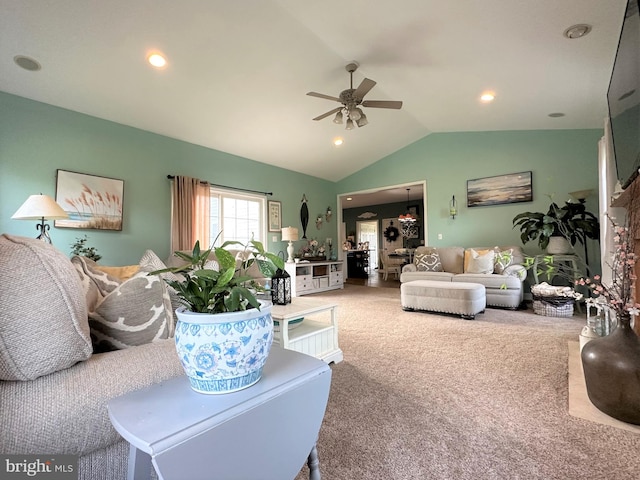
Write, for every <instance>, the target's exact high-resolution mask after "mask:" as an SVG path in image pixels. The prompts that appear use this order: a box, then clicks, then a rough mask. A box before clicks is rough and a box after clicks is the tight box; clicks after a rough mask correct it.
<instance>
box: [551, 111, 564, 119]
mask: <svg viewBox="0 0 640 480" xmlns="http://www.w3.org/2000/svg"><path fill="white" fill-rule="evenodd" d="M549 116H550V117H551V118H560V117H564V113H562V112H554V113H550V114H549Z"/></svg>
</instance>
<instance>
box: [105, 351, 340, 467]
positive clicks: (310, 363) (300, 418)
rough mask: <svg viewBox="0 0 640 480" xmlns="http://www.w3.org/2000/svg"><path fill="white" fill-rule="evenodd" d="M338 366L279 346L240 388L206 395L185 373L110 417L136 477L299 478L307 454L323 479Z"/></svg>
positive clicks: (125, 400) (135, 396)
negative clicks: (323, 431)
mask: <svg viewBox="0 0 640 480" xmlns="http://www.w3.org/2000/svg"><path fill="white" fill-rule="evenodd" d="M330 385H331V369H330V368H329V366H328V365H327V364H326V363H324V362H322V361H320V360H318V359H316V358H313V357H310V356H308V355H303V354H301V353H298V352H294V351H291V350H284V349H282V348H280V347H278V346H277V345H274V346H272V349H271V353H270V354H269V358H268V359H267V363H266V365H265V367H264V370H263V375H262V378H261V379H260V381H259V382H258V383H256V384H255V385H253V386H251V387H249V388H246V389H244V390H240V391H238V392H234V393H228V394H223V395H205V394H201V393H197V392H195V391H193V390H192V389H191V387H190V386H189V381H188V380H187V377H186V376H182V377H177V378H173V379H171V380H167V381H165V382H162V383H159V384H156V385H152V386H151V387H148V388H145V389H141V390H137V391H134V392H130V393H128V394H126V395H123V396H121V397H118V398H115V399H113V400H111V401H110V402H109V404H108V411H109V417H110V418H111V422H112V423H113V426H114V427H115V429H116V430H117V431H118V433H120V435H122V437H123V438H124V439H125V440H127V441H128V442H129V443H130V444H131V450H130V454H129V473H128V479H129V480H133V479H135V480H138V479H145V480H146V479H149V478H150V474H151V464H153V466H154V467H155V470H156V472H157V474H158V477H159V478H160V479H161V480H162V479H165V480H171V479H175V480H184V479H187V478H188V479H189V480H199V479H202V480H205V479H211V478H220V479H225V480H228V479H237V480H243V479H254V478H255V479H261V480H286V479H292V478H294V477H295V476H296V475H297V474H298V472H299V471H300V468H301V467H302V465H303V464H304V462H305V459H307V463H308V464H309V469H310V476H309V478H310V479H312V480H320V471H319V467H318V457H317V451H316V448H315V443H316V440H317V437H318V432H319V431H320V426H321V424H322V419H323V417H324V412H325V408H326V405H327V400H328V398H329V388H330Z"/></svg>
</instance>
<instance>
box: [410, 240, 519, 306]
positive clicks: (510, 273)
mask: <svg viewBox="0 0 640 480" xmlns="http://www.w3.org/2000/svg"><path fill="white" fill-rule="evenodd" d="M472 251H475V252H476V253H479V254H480V255H481V256H482V255H484V254H486V253H487V252H489V251H494V252H496V253H494V268H493V269H491V270H492V271H491V273H470V272H469V268H467V269H465V252H466V257H467V262H466V263H467V267H469V263H470V262H471V263H472V261H471V260H470V259H471V254H472V253H473V252H472ZM505 252H510V253H509V254H507V253H505ZM434 253H437V256H438V257H439V260H440V264H441V269H440V270H441V271H421V270H419V267H418V266H417V265H416V261H418V260H419V259H420V258H421V256H422V255H433V254H434ZM497 254H500V260H501V262H502V263H501V264H500V265H495V262H496V260H495V258H496V256H497ZM509 255H510V257H511V258H510V259H507V257H508V256H509ZM523 262H524V254H523V252H522V249H521V248H520V247H518V246H499V247H478V248H464V247H418V248H417V249H416V251H415V253H414V263H411V264H409V265H405V266H404V267H403V268H402V274H401V276H400V282H402V283H406V282H411V281H414V280H436V281H445V282H466V283H479V284H481V285H484V287H485V289H486V296H487V302H486V303H487V306H488V307H503V308H511V309H517V308H518V307H519V306H520V304H521V303H522V300H523V295H524V293H523V281H524V279H525V278H526V274H527V271H526V268H525V267H524V266H523V265H522V263H523ZM506 263H508V264H507V265H505V264H506ZM432 267H433V265H432ZM427 268H430V267H427ZM435 270H438V268H435ZM496 270H497V271H499V272H500V273H495V271H496Z"/></svg>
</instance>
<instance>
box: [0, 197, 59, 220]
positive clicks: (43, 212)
mask: <svg viewBox="0 0 640 480" xmlns="http://www.w3.org/2000/svg"><path fill="white" fill-rule="evenodd" d="M11 218H15V219H17V220H40V219H41V218H46V219H48V220H56V219H60V218H69V215H67V212H65V211H64V210H63V209H62V207H61V206H60V205H58V204H57V203H56V202H55V200H54V199H53V198H51V197H50V196H49V195H31V196H30V197H29V198H27V201H26V202H24V203H23V204H22V206H21V207H20V208H19V209H18V211H17V212H16V213H14V214H13V216H12V217H11Z"/></svg>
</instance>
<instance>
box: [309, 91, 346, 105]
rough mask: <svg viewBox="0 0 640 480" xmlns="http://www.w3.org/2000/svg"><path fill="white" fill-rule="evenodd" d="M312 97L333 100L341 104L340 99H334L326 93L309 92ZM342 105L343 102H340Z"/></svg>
mask: <svg viewBox="0 0 640 480" xmlns="http://www.w3.org/2000/svg"><path fill="white" fill-rule="evenodd" d="M307 95H309V96H310V97H318V98H326V99H327V100H333V101H334V102H340V99H339V98H338V97H332V96H331V95H325V94H324V93H316V92H307ZM340 103H342V102H340Z"/></svg>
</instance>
